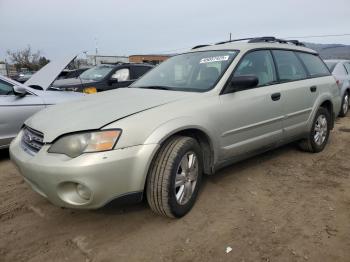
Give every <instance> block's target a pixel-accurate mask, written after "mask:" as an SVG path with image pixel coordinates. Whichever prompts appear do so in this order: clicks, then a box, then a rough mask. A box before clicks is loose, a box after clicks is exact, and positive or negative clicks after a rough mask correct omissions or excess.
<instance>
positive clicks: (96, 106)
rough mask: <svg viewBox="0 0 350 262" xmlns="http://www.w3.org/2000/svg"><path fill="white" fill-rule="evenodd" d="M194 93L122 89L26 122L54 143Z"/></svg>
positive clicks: (49, 110) (59, 107) (42, 113)
mask: <svg viewBox="0 0 350 262" xmlns="http://www.w3.org/2000/svg"><path fill="white" fill-rule="evenodd" d="M193 95H196V93H189V92H177V91H165V90H150V89H140V88H121V89H117V90H112V91H106V92H102V93H98V94H93V95H87V96H85V97H83V98H81V99H79V100H77V101H74V102H69V103H64V104H59V105H55V106H51V107H48V108H47V109H45V110H42V111H40V112H39V113H37V114H35V115H34V116H32V117H31V118H30V119H28V120H27V121H26V122H25V124H26V125H28V126H29V127H31V128H33V129H36V130H38V131H40V132H42V133H43V134H44V142H45V143H50V142H52V141H53V140H54V139H56V138H57V137H58V136H61V135H63V134H67V133H72V132H77V131H84V130H94V129H100V128H102V127H103V126H105V125H108V124H110V123H112V122H115V121H117V120H119V119H122V118H125V117H127V116H129V115H133V114H136V113H140V112H142V111H145V110H148V109H151V108H154V107H158V106H161V105H164V104H167V103H171V102H174V101H177V100H180V99H186V98H188V97H191V96H193Z"/></svg>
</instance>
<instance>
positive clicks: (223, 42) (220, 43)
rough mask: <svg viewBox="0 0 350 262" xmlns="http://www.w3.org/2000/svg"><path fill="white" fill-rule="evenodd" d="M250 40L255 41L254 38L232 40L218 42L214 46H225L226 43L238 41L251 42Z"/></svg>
mask: <svg viewBox="0 0 350 262" xmlns="http://www.w3.org/2000/svg"><path fill="white" fill-rule="evenodd" d="M251 39H255V37H249V38H240V39H232V40H228V41H222V42H218V43H216V44H215V45H222V44H226V43H231V42H238V41H244V40H251Z"/></svg>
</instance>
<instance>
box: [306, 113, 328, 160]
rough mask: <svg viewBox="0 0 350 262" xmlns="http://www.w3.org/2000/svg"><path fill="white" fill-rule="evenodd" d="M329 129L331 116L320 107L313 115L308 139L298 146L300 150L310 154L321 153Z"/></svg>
mask: <svg viewBox="0 0 350 262" xmlns="http://www.w3.org/2000/svg"><path fill="white" fill-rule="evenodd" d="M330 129H331V116H330V114H329V112H328V110H327V109H325V108H323V107H320V108H319V109H318V110H317V113H316V115H315V118H314V121H313V124H312V128H311V130H310V132H309V135H308V138H307V139H304V140H302V141H301V142H300V144H299V145H300V147H301V149H303V150H304V151H308V152H312V153H318V152H321V151H322V150H323V149H324V148H325V146H326V144H327V141H328V137H329V133H330Z"/></svg>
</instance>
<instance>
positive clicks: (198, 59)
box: [132, 50, 237, 92]
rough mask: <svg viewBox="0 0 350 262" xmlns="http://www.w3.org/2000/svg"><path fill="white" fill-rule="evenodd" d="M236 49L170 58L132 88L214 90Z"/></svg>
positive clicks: (235, 53)
mask: <svg viewBox="0 0 350 262" xmlns="http://www.w3.org/2000/svg"><path fill="white" fill-rule="evenodd" d="M236 55H237V51H227V50H222V51H205V52H194V53H187V54H182V55H177V56H174V57H172V58H169V59H168V60H166V61H165V62H163V63H161V64H160V65H159V66H157V67H156V68H154V69H153V70H151V71H150V72H149V73H147V74H146V75H145V76H144V77H142V78H140V79H139V80H138V81H137V82H135V83H134V84H133V85H132V87H137V88H155V89H169V90H179V91H194V92H204V91H208V90H210V89H212V88H213V87H214V85H215V84H216V83H217V81H218V80H219V78H220V77H221V76H222V75H223V73H224V72H225V71H226V69H227V67H228V66H229V65H230V64H231V62H232V60H233V59H234V57H235V56H236Z"/></svg>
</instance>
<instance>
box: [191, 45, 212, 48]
mask: <svg viewBox="0 0 350 262" xmlns="http://www.w3.org/2000/svg"><path fill="white" fill-rule="evenodd" d="M206 46H210V45H196V46H195V47H192V49H197V48H201V47H206Z"/></svg>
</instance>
